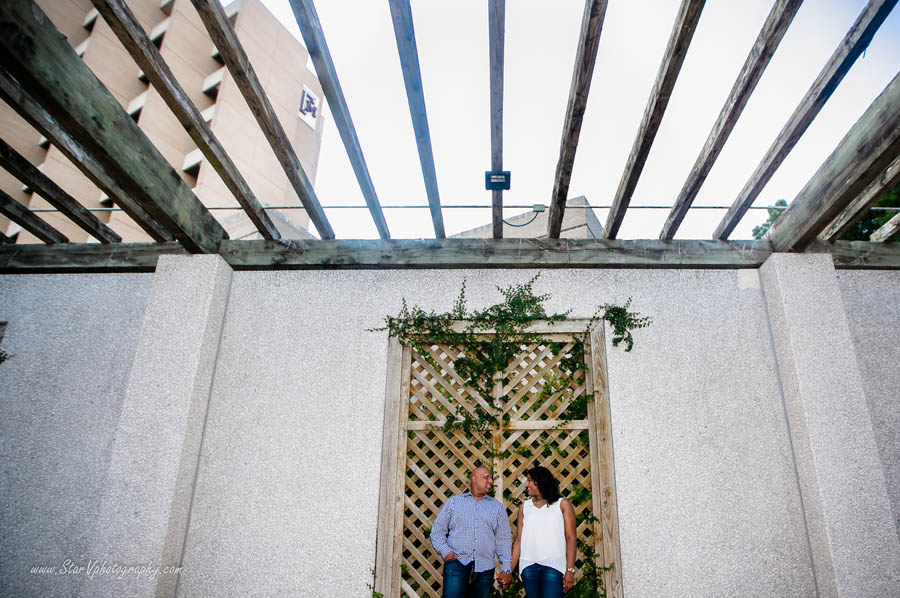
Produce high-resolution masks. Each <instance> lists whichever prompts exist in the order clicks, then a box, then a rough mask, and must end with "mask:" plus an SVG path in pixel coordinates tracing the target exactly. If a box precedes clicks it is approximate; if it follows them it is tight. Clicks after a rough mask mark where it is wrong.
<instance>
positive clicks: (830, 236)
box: [818, 156, 900, 241]
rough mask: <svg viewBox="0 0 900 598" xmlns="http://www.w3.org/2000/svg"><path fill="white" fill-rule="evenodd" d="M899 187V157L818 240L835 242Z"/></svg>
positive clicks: (843, 211)
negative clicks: (888, 193)
mask: <svg viewBox="0 0 900 598" xmlns="http://www.w3.org/2000/svg"><path fill="white" fill-rule="evenodd" d="M897 185H900V156H898V157H897V159H895V160H894V161H893V162H891V164H890V165H889V166H888V167H887V170H885V171H884V172H882V173H881V174H880V175H878V176H877V177H875V179H874V180H873V181H872V182H871V183H869V184H868V185H867V186H866V188H865V189H863V192H862V193H860V194H859V195H858V196H857V197H856V199H854V200H853V201H851V202H850V204H849V205H848V206H847V207H846V208H844V209H843V210H842V211H841V213H840V214H838V215H837V218H835V219H834V220H832V221H831V222H830V223H829V224H828V226H826V227H825V228H824V229H822V232H821V233H819V235H818V237H819V239H821V240H823V241H835V240H837V239H839V238H840V237H841V236H842V235H843V234H844V233H845V232H847V230H849V229H850V227H851V226H853V225H854V224H856V222H857V221H858V220H859V219H860V218H862V217H863V216H864V215H865V213H866V212H867V211H868V210H869V208H871V207H872V206H873V205H875V203H876V202H877V201H878V200H879V199H881V198H882V197H883V196H884V194H885V193H887V192H888V191H890V190H891V189H893V188H894V187H896V186H897Z"/></svg>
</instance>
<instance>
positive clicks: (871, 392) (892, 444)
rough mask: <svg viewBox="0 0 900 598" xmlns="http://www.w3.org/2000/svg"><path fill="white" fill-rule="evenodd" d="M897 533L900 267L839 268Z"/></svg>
mask: <svg viewBox="0 0 900 598" xmlns="http://www.w3.org/2000/svg"><path fill="white" fill-rule="evenodd" d="M838 282H839V284H840V289H841V296H842V298H843V301H844V309H845V311H846V313H847V320H848V321H849V324H850V334H851V336H852V337H853V345H854V347H855V349H856V356H857V360H858V361H859V369H860V371H861V372H862V376H863V381H864V383H865V387H866V399H867V401H868V404H869V411H870V413H871V415H872V428H873V429H874V430H875V439H876V441H877V443H878V452H879V455H880V456H881V465H882V467H883V468H884V477H885V481H886V482H887V487H888V494H889V495H890V498H891V504H892V506H893V511H894V523H895V526H896V531H897V533H898V534H900V335H898V332H900V272H896V271H875V272H863V271H855V270H854V271H851V270H844V271H840V272H838Z"/></svg>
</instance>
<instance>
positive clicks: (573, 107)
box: [547, 0, 608, 239]
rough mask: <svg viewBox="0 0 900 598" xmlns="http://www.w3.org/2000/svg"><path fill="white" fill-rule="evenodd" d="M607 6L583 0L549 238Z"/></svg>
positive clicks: (555, 234)
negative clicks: (582, 11)
mask: <svg viewBox="0 0 900 598" xmlns="http://www.w3.org/2000/svg"><path fill="white" fill-rule="evenodd" d="M607 4H608V2H607V0H585V3H584V15H583V16H582V18H581V32H580V34H579V36H578V53H577V54H576V55H575V68H574V70H573V72H572V84H571V85H570V86H569V100H568V103H567V104H566V119H565V121H564V122H563V130H562V141H561V142H560V144H559V160H557V162H556V174H555V175H554V176H553V192H552V194H551V196H550V213H549V215H548V217H547V237H549V238H550V239H558V238H559V233H560V229H561V228H562V221H563V216H564V215H565V211H566V198H567V196H568V194H569V181H570V180H571V179H572V166H573V165H574V164H575V151H576V150H577V149H578V137H579V136H580V135H581V123H582V122H583V121H584V111H585V108H586V107H587V99H588V93H589V92H590V91H591V78H592V76H593V74H594V64H595V63H596V62H597V48H598V47H599V45H600V32H601V30H602V29H603V19H604V17H606V6H607Z"/></svg>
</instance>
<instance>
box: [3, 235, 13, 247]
mask: <svg viewBox="0 0 900 598" xmlns="http://www.w3.org/2000/svg"><path fill="white" fill-rule="evenodd" d="M0 243H2V244H3V245H12V244H13V240H12V239H10V238H9V237H7V236H6V235H5V234H4V233H0Z"/></svg>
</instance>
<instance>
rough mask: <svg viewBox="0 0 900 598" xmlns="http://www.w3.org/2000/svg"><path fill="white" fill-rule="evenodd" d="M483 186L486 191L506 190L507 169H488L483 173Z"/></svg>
mask: <svg viewBox="0 0 900 598" xmlns="http://www.w3.org/2000/svg"><path fill="white" fill-rule="evenodd" d="M484 188H485V189H487V190H488V191H494V190H498V189H499V190H503V191H505V190H508V189H509V171H508V170H488V171H485V173H484Z"/></svg>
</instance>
